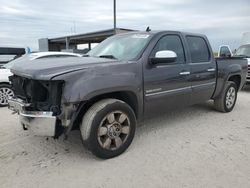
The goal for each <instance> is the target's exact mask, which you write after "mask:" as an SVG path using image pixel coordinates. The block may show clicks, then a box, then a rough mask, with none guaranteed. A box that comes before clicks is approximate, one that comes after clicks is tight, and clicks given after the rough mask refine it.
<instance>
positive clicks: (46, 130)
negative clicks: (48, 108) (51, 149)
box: [9, 98, 56, 136]
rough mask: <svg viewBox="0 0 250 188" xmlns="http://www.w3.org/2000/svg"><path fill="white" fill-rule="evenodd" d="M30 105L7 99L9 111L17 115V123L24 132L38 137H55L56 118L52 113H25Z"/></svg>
mask: <svg viewBox="0 0 250 188" xmlns="http://www.w3.org/2000/svg"><path fill="white" fill-rule="evenodd" d="M29 106H30V104H27V103H25V102H24V101H22V100H20V99H14V98H12V99H9V109H10V110H12V111H14V112H16V113H18V114H19V123H20V124H21V126H22V127H23V129H24V130H30V131H31V132H33V133H34V134H35V135H38V136H55V131H56V117H55V116H53V113H52V112H41V111H26V110H25V108H27V107H29Z"/></svg>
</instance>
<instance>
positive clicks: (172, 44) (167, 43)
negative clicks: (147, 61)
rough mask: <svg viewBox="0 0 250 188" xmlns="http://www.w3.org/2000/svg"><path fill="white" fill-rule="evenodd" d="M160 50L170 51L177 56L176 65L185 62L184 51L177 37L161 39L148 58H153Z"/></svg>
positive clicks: (170, 36)
mask: <svg viewBox="0 0 250 188" xmlns="http://www.w3.org/2000/svg"><path fill="white" fill-rule="evenodd" d="M162 50H171V51H174V52H175V53H176V54H177V63H183V62H184V61H185V55H184V49H183V45H182V42H181V39H180V37H179V36H177V35H166V36H164V37H162V38H161V39H160V40H159V41H158V42H157V44H156V46H155V47H154V49H153V51H152V52H151V55H150V57H155V54H156V52H158V51H162Z"/></svg>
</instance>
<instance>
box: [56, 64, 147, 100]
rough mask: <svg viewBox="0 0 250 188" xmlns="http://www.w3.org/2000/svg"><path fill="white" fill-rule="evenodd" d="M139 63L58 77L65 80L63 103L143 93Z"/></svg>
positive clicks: (87, 70) (92, 69) (91, 69)
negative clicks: (104, 95)
mask: <svg viewBox="0 0 250 188" xmlns="http://www.w3.org/2000/svg"><path fill="white" fill-rule="evenodd" d="M139 66H140V65H139V63H123V64H116V65H110V66H102V67H94V68H89V69H85V70H81V71H77V72H73V73H68V74H65V75H60V76H58V77H56V79H57V80H64V81H65V85H64V89H63V94H62V102H63V103H77V102H81V101H86V100H89V99H91V98H92V97H95V96H97V95H100V94H104V93H110V92H117V91H131V92H133V93H142V73H141V70H142V69H141V68H139Z"/></svg>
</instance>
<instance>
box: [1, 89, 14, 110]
mask: <svg viewBox="0 0 250 188" xmlns="http://www.w3.org/2000/svg"><path fill="white" fill-rule="evenodd" d="M6 88H7V89H9V90H10V91H11V92H12V95H11V96H12V97H13V96H14V92H13V90H12V88H11V85H9V84H0V95H1V96H0V107H5V106H8V103H5V101H4V100H3V91H2V90H3V89H6Z"/></svg>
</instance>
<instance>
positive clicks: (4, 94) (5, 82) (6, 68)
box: [0, 52, 82, 107]
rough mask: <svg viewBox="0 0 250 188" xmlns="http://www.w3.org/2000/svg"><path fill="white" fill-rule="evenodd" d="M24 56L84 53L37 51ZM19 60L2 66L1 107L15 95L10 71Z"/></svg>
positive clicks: (56, 55)
mask: <svg viewBox="0 0 250 188" xmlns="http://www.w3.org/2000/svg"><path fill="white" fill-rule="evenodd" d="M24 56H28V58H29V59H30V60H32V61H33V60H36V59H41V58H56V57H82V55H80V54H75V53H68V52H37V53H31V54H27V55H24ZM22 57H23V56H22ZM22 57H21V58H22ZM26 58H27V57H26ZM17 62H18V60H17V61H16V60H13V61H10V62H9V63H7V64H5V65H3V66H2V67H0V107H4V106H7V105H8V98H10V97H13V96H14V92H13V90H12V89H11V85H10V81H9V76H11V75H12V73H11V71H10V69H11V67H12V66H13V65H14V64H15V63H17Z"/></svg>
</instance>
